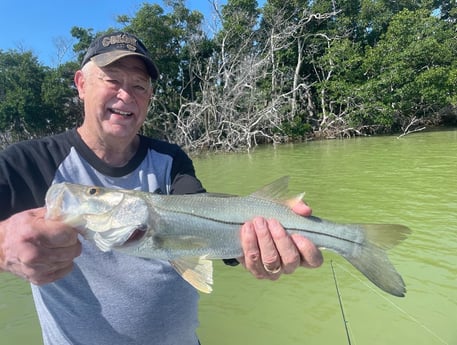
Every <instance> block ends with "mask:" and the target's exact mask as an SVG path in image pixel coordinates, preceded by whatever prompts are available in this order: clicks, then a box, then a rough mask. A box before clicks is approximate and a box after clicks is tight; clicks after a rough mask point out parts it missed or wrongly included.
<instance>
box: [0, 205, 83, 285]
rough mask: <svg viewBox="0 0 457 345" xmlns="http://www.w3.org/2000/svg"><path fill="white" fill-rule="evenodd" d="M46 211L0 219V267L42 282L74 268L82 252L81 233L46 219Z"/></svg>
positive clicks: (33, 211) (54, 279) (35, 210)
mask: <svg viewBox="0 0 457 345" xmlns="http://www.w3.org/2000/svg"><path fill="white" fill-rule="evenodd" d="M45 213H46V209H45V208H37V209H32V210H27V211H23V212H20V213H17V214H15V215H13V216H11V217H10V218H8V219H6V220H4V221H2V222H0V270H3V271H7V272H11V273H13V274H15V275H17V276H19V277H22V278H24V279H26V280H28V281H30V282H31V283H33V284H36V285H43V284H47V283H51V282H53V281H56V280H58V279H60V278H62V277H63V276H65V275H66V274H67V273H69V272H70V271H71V270H72V269H73V260H74V259H75V258H76V257H77V256H79V255H80V254H81V243H80V242H79V240H78V232H77V231H76V230H75V229H73V228H71V227H68V226H66V225H64V224H62V223H60V222H57V221H52V220H48V219H45V218H44V216H45Z"/></svg>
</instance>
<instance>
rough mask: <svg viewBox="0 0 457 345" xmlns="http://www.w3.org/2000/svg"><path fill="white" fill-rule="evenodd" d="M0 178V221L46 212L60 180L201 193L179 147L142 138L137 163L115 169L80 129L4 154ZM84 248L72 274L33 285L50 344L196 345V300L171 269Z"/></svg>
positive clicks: (0, 157) (0, 159)
mask: <svg viewBox="0 0 457 345" xmlns="http://www.w3.org/2000/svg"><path fill="white" fill-rule="evenodd" d="M0 176H1V177H0V193H2V194H1V195H2V200H1V201H0V209H1V211H0V212H1V213H0V219H4V218H7V217H8V216H9V215H11V214H13V213H15V212H18V211H20V210H23V209H27V208H31V207H39V206H43V204H44V195H45V193H46V190H47V188H48V187H49V185H50V184H52V183H56V182H62V181H69V182H74V183H80V184H86V185H99V186H107V187H118V188H127V189H138V190H143V191H151V192H154V191H155V192H161V193H164V194H170V193H176V194H184V193H197V192H203V191H204V189H203V187H202V186H201V183H200V182H199V181H198V179H197V178H196V177H195V172H194V168H193V165H192V162H191V160H190V159H189V158H188V156H187V155H186V154H185V153H184V152H183V151H182V150H181V149H179V148H178V147H177V146H176V145H172V144H168V143H165V142H162V141H157V140H153V139H150V138H146V137H141V145H140V149H139V150H138V152H137V154H136V156H135V157H134V158H133V159H132V160H131V161H130V162H129V163H128V164H127V165H126V166H125V167H122V168H113V167H110V166H108V165H106V164H105V163H104V162H103V161H101V160H99V159H98V158H97V157H96V156H95V154H94V153H93V152H92V151H91V150H90V149H89V148H88V147H87V146H86V145H85V144H84V142H83V141H82V140H81V138H80V137H79V135H78V134H77V132H76V130H71V131H68V132H65V133H63V134H60V135H57V136H53V137H47V138H44V139H40V140H36V141H33V142H23V143H20V144H16V145H13V146H11V147H10V148H8V149H6V150H5V151H3V152H1V153H0ZM24 182H26V184H25V186H24V184H21V183H24ZM4 196H5V198H4ZM81 242H82V245H83V251H82V254H81V256H79V257H78V258H77V259H76V260H75V266H74V269H73V271H72V272H71V273H70V274H68V275H67V276H65V277H64V278H63V279H60V280H58V281H56V282H54V283H51V284H46V285H43V286H35V285H32V292H33V297H34V300H35V305H36V309H37V313H38V316H39V320H40V323H41V327H42V332H43V339H44V343H45V344H46V345H48V344H49V345H50V344H52V345H66V344H72V345H73V344H90V345H92V344H94V345H95V344H96V345H104V344H107V345H117V344H119V345H121V344H122V345H128V344H132V345H133V344H138V345H140V344H141V345H146V344H148V345H149V344H160V345H175V344H191V345H193V344H195V345H197V344H198V339H197V336H196V328H197V327H198V318H197V310H198V309H197V307H198V293H197V291H196V290H195V289H194V288H193V287H192V286H190V285H189V284H188V283H187V282H186V281H184V280H183V279H182V278H181V277H180V276H179V275H178V274H177V273H176V272H175V270H174V269H173V268H172V267H171V266H170V264H169V263H168V262H165V261H160V260H151V259H142V258H137V257H132V256H128V255H125V254H122V253H117V252H102V251H100V250H99V249H98V248H96V247H95V246H94V245H93V244H92V243H90V242H88V241H86V240H84V239H82V238H81Z"/></svg>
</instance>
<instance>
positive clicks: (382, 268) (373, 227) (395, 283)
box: [344, 224, 410, 297]
mask: <svg viewBox="0 0 457 345" xmlns="http://www.w3.org/2000/svg"><path fill="white" fill-rule="evenodd" d="M356 226H358V227H359V228H360V229H361V230H362V231H363V232H364V234H365V242H364V243H363V244H362V245H361V246H359V247H358V248H357V249H356V250H354V251H353V252H352V253H350V254H346V255H344V257H345V258H346V260H348V261H349V262H350V263H351V264H352V265H354V266H355V267H356V268H357V269H358V270H359V271H360V272H362V273H363V274H364V275H365V276H366V277H367V278H368V279H369V280H370V281H371V282H373V283H374V284H375V285H376V286H378V287H379V288H380V289H382V290H384V291H386V292H388V293H390V294H392V295H394V296H398V297H404V296H405V293H406V288H405V283H404V281H403V278H402V277H401V275H400V274H399V273H398V272H397V270H396V269H395V267H394V266H393V264H392V263H391V262H390V260H389V258H388V257H387V250H388V249H390V248H392V247H394V246H396V245H397V244H398V243H400V242H401V241H402V240H404V239H405V238H406V237H407V235H408V234H409V233H410V229H409V228H407V227H406V226H403V225H396V224H357V225H356Z"/></svg>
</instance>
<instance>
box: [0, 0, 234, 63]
mask: <svg viewBox="0 0 457 345" xmlns="http://www.w3.org/2000/svg"><path fill="white" fill-rule="evenodd" d="M145 2H147V3H156V4H158V5H159V6H161V7H162V8H164V9H165V8H166V7H165V5H164V4H163V2H162V1H161V0H152V1H147V0H39V1H30V0H0V32H1V33H2V34H1V35H0V50H2V51H6V50H10V49H14V50H18V51H20V52H21V51H29V50H31V51H32V53H33V54H34V56H36V57H37V58H38V60H39V62H40V63H42V64H43V65H46V66H49V67H55V66H57V65H58V64H59V63H61V62H62V61H66V60H72V59H73V58H74V55H73V52H72V51H71V49H70V51H68V52H67V53H66V54H65V55H64V56H63V57H60V56H58V54H57V52H58V49H57V45H56V44H58V42H59V41H60V42H65V43H68V42H70V43H75V42H76V41H75V39H74V38H73V37H72V36H71V34H70V30H71V28H72V27H73V26H79V27H82V28H85V29H89V28H92V29H94V32H98V31H104V30H106V29H107V28H109V27H115V28H119V29H121V28H122V27H121V26H120V24H118V23H116V17H117V16H118V15H122V14H126V15H130V16H134V15H135V13H136V12H137V11H138V9H139V8H141V6H142V4H143V3H145ZM218 2H219V3H220V4H223V3H225V2H226V1H225V0H219V1H218ZM185 3H186V7H187V8H189V9H191V10H198V11H200V12H201V13H203V14H204V16H205V21H207V22H208V23H210V22H211V18H212V7H211V5H210V2H209V0H185ZM64 45H65V44H64ZM67 45H68V44H67ZM60 46H62V44H60ZM70 47H71V45H70Z"/></svg>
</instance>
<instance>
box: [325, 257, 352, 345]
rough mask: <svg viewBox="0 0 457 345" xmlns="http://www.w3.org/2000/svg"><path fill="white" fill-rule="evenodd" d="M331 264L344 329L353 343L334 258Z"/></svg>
mask: <svg viewBox="0 0 457 345" xmlns="http://www.w3.org/2000/svg"><path fill="white" fill-rule="evenodd" d="M330 266H331V267H332V273H333V280H334V281H335V288H336V295H337V296H338V302H339V303H340V310H341V315H342V317H343V322H344V329H345V330H346V336H347V338H348V344H349V345H351V344H352V343H351V337H350V335H349V328H348V321H347V319H346V315H345V314H344V308H343V301H342V299H341V294H340V289H339V288H338V281H337V280H336V273H335V269H334V268H333V260H330Z"/></svg>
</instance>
